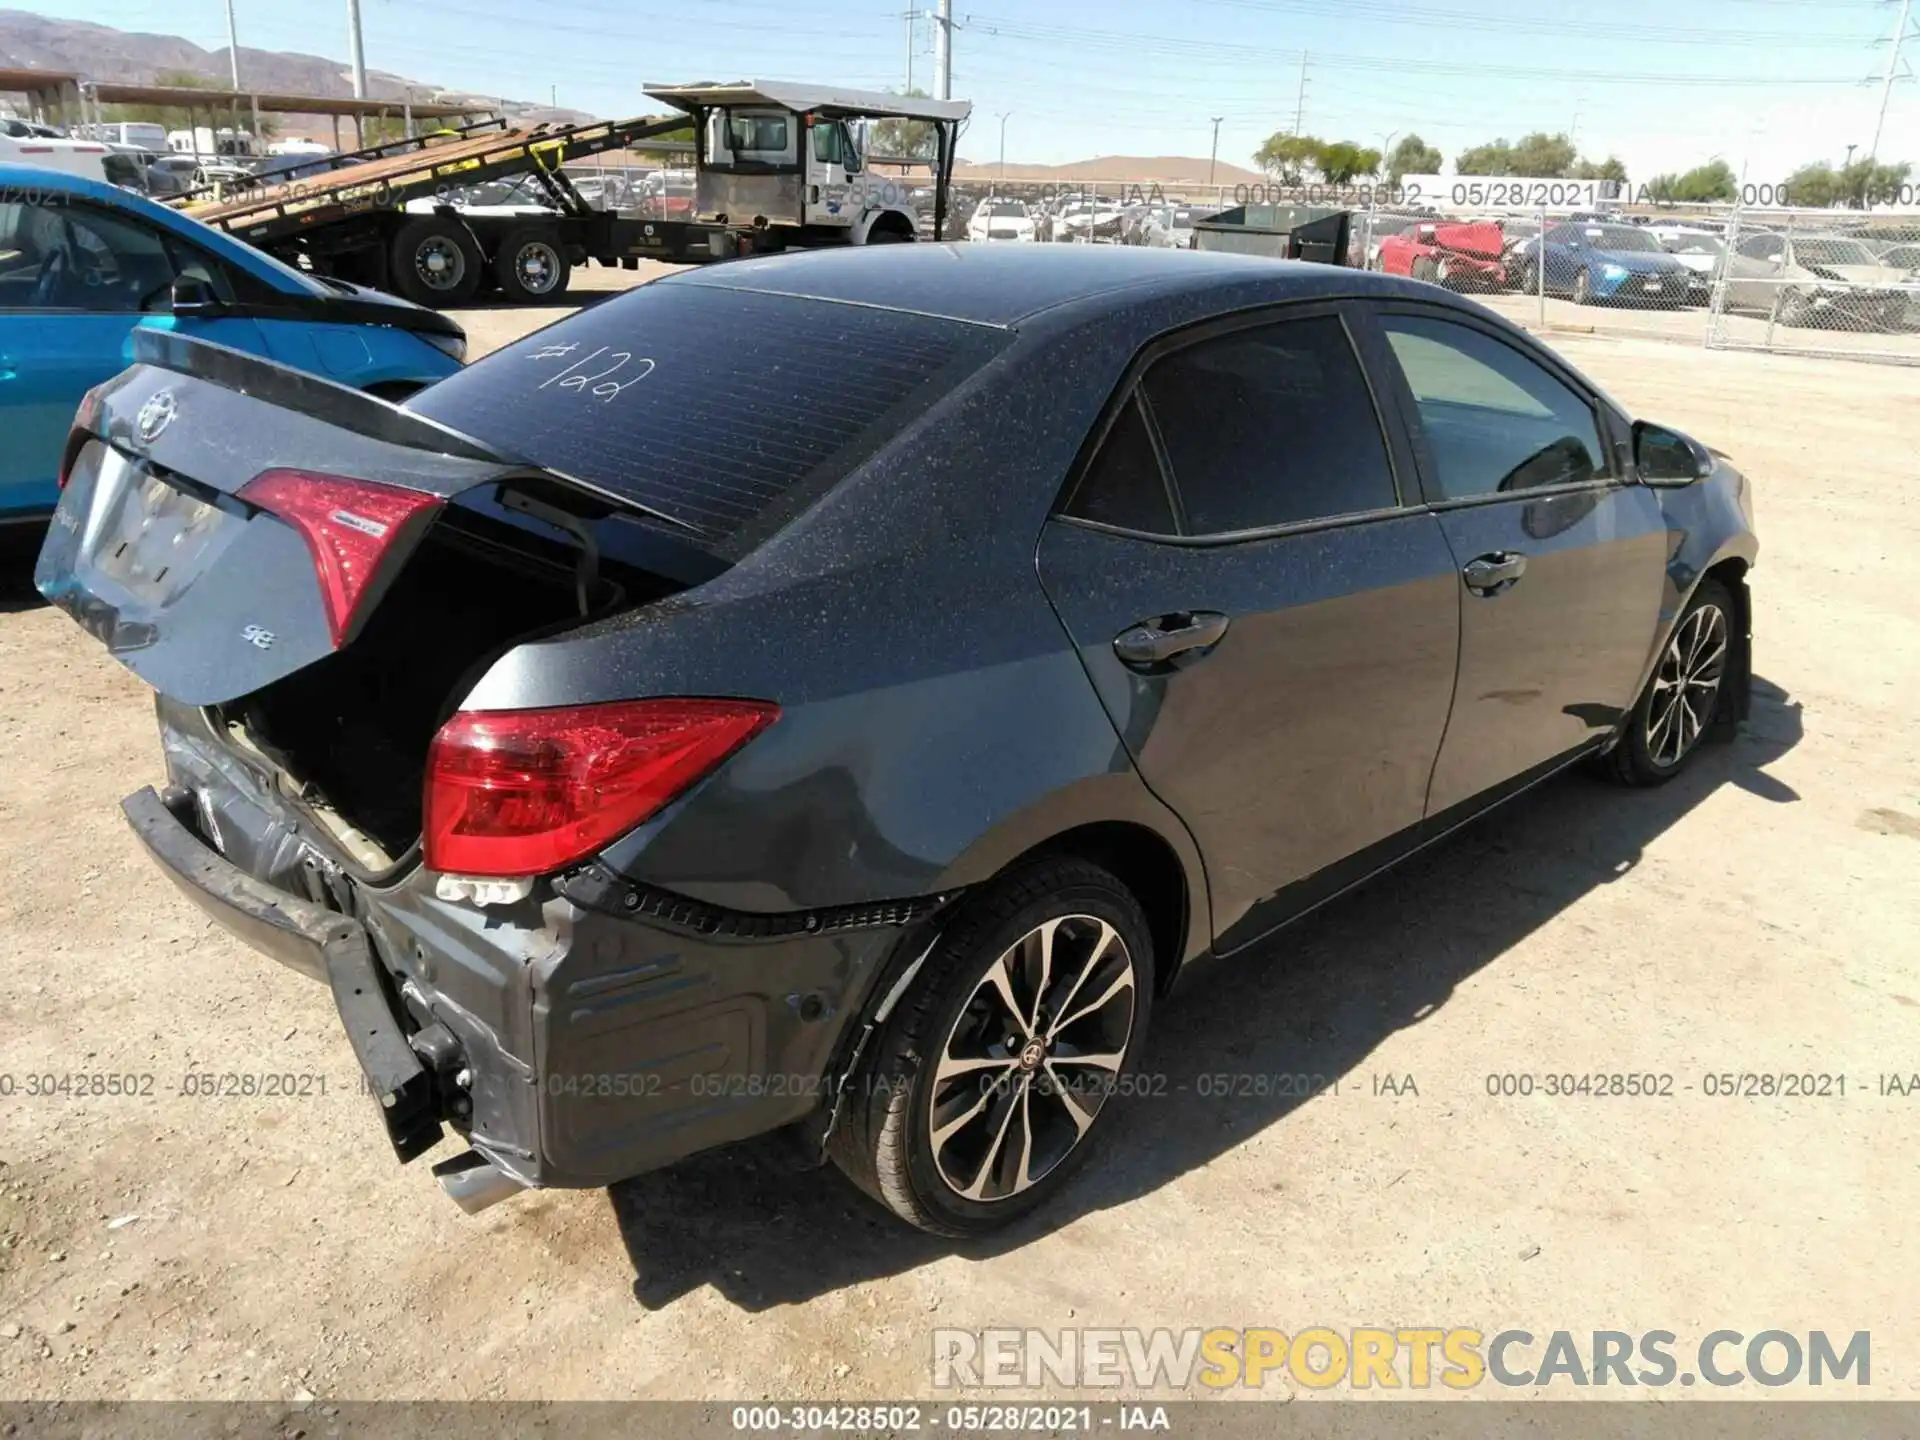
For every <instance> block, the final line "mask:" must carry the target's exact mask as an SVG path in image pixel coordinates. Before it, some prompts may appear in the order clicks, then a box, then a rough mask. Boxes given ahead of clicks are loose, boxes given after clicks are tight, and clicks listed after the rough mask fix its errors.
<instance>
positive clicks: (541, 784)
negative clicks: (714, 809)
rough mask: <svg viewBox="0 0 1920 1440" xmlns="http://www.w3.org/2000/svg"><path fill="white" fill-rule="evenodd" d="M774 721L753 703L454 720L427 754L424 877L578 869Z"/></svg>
mask: <svg viewBox="0 0 1920 1440" xmlns="http://www.w3.org/2000/svg"><path fill="white" fill-rule="evenodd" d="M779 718H780V707H779V706H778V705H771V704H768V703H767V702H766V701H763V700H622V701H614V702H612V703H609V704H604V705H573V706H567V707H565V708H562V709H555V710H473V711H465V712H462V713H461V714H458V715H455V716H454V717H453V718H452V719H451V720H449V721H448V722H447V723H446V724H445V725H443V726H442V727H441V729H440V733H439V734H438V735H436V736H434V737H433V747H432V749H431V750H429V751H428V754H427V780H426V798H425V805H424V812H425V813H424V817H423V825H422V831H423V834H422V842H421V843H422V846H423V848H424V851H425V859H426V864H427V868H428V869H431V870H441V871H448V872H451V873H453V874H456V875H545V874H548V873H550V872H552V871H555V870H558V869H561V868H562V867H564V866H567V865H571V864H572V863H573V862H574V861H576V860H584V859H585V858H586V857H587V856H589V855H591V854H593V852H594V851H596V850H598V849H600V848H601V847H602V846H604V845H606V844H607V843H608V842H609V841H611V840H613V839H615V838H616V837H618V836H620V835H622V834H624V833H626V832H627V831H628V830H631V829H632V828H633V827H634V826H636V825H638V824H639V823H640V822H641V821H643V820H645V819H647V818H648V817H649V816H651V815H654V814H656V813H657V812H658V811H659V810H660V809H661V808H662V807H664V806H665V805H666V804H667V803H668V802H669V801H671V800H673V799H674V798H675V797H676V796H678V795H680V794H681V793H682V792H684V791H685V790H686V789H687V788H688V787H689V786H691V785H692V784H693V783H694V782H695V781H696V780H699V779H700V778H701V777H702V776H704V775H706V774H707V773H708V772H710V771H711V770H712V769H713V768H714V767H715V766H716V765H718V764H719V763H720V762H721V761H722V760H724V759H726V758H727V756H729V755H731V754H732V753H733V752H734V751H735V750H738V749H739V748H740V747H741V746H742V745H744V744H746V743H747V741H749V740H751V739H752V738H753V737H754V736H755V735H757V734H759V733H760V731H762V730H764V729H765V728H766V727H767V726H768V725H771V724H772V723H773V722H774V721H775V720H777V719H779Z"/></svg>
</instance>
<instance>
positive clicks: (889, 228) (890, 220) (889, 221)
mask: <svg viewBox="0 0 1920 1440" xmlns="http://www.w3.org/2000/svg"><path fill="white" fill-rule="evenodd" d="M883 230H884V231H886V232H888V233H889V234H893V235H905V236H906V237H907V238H908V239H909V240H911V239H912V238H913V222H912V221H910V220H908V219H907V217H906V216H904V215H902V214H901V213H900V212H899V211H898V210H888V211H885V212H884V213H882V214H879V215H876V216H875V217H874V220H873V224H872V225H871V226H869V227H868V229H867V234H868V235H869V236H872V235H877V234H879V233H880V232H881V231H883Z"/></svg>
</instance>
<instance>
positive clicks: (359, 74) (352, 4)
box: [347, 0, 367, 100]
mask: <svg viewBox="0 0 1920 1440" xmlns="http://www.w3.org/2000/svg"><path fill="white" fill-rule="evenodd" d="M347 47H348V50H349V52H350V53H351V54H352V56H353V98H354V99H356V100H364V99H366V98H367V52H366V47H365V46H363V45H362V44H361V43H360V0H347Z"/></svg>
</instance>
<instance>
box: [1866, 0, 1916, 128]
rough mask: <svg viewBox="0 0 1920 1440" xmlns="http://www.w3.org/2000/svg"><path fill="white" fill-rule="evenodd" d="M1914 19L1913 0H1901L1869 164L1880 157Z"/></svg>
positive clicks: (1888, 57)
mask: <svg viewBox="0 0 1920 1440" xmlns="http://www.w3.org/2000/svg"><path fill="white" fill-rule="evenodd" d="M1912 18H1913V0H1900V23H1899V24H1897V25H1895V26H1894V27H1893V51H1892V53H1891V54H1889V55H1888V56H1887V75H1886V78H1885V79H1884V80H1882V81H1881V82H1880V116H1879V118H1878V119H1876V120H1875V121H1874V122H1873V144H1871V145H1869V146H1868V147H1867V164H1868V165H1869V166H1871V165H1872V164H1873V162H1874V161H1875V160H1876V159H1878V158H1879V155H1880V132H1881V131H1882V130H1883V129H1885V128H1886V124H1887V102H1888V101H1889V100H1891V99H1892V98H1893V82H1894V81H1895V80H1896V79H1898V78H1899V74H1900V47H1901V46H1902V45H1903V44H1905V43H1906V39H1907V22H1908V21H1909V20H1911V19H1912Z"/></svg>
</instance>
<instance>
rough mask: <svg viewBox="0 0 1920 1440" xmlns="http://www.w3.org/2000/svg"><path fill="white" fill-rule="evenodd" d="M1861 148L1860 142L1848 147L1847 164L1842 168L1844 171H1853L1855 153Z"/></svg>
mask: <svg viewBox="0 0 1920 1440" xmlns="http://www.w3.org/2000/svg"><path fill="white" fill-rule="evenodd" d="M1859 148H1860V146H1859V144H1858V142H1855V143H1854V144H1851V145H1849V146H1847V163H1846V164H1845V165H1843V166H1842V167H1841V168H1842V169H1843V170H1851V169H1852V168H1853V152H1854V151H1856V150H1858V149H1859Z"/></svg>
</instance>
